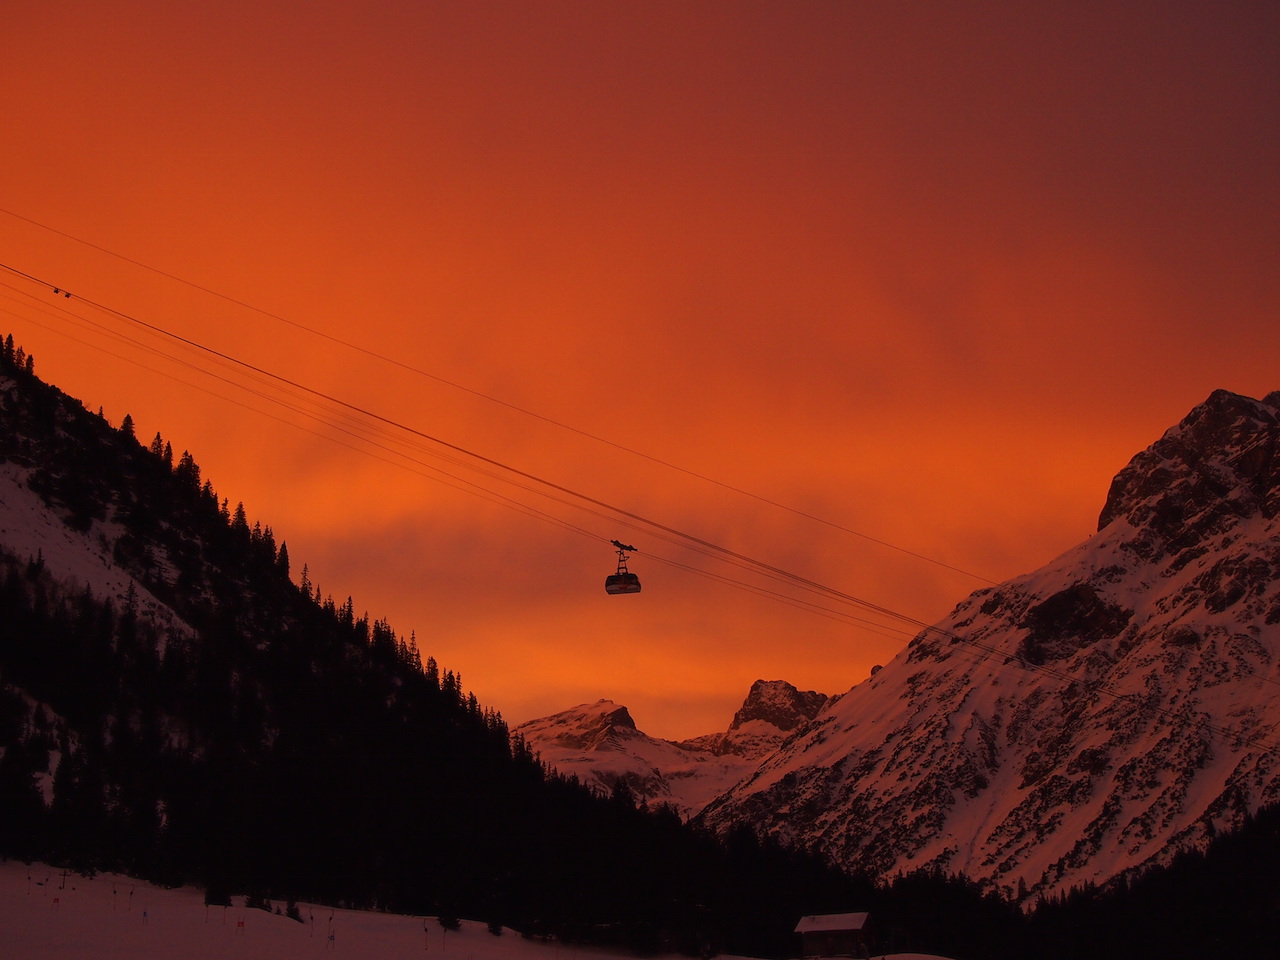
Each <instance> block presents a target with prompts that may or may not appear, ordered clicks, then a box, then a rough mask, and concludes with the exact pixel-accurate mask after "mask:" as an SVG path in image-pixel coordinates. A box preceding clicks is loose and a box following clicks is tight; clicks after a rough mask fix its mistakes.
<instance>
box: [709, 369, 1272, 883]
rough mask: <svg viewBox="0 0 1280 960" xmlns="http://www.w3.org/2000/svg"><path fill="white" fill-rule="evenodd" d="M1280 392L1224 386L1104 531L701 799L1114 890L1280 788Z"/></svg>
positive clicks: (1166, 445) (1130, 487)
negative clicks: (1261, 394) (1244, 392)
mask: <svg viewBox="0 0 1280 960" xmlns="http://www.w3.org/2000/svg"><path fill="white" fill-rule="evenodd" d="M1278 445H1280V392H1278V393H1273V394H1271V395H1269V396H1268V397H1267V398H1265V399H1264V400H1262V401H1257V400H1251V399H1248V398H1245V397H1240V396H1236V395H1234V394H1231V393H1227V392H1225V391H1219V392H1217V393H1214V394H1213V395H1212V396H1210V397H1209V399H1208V400H1207V401H1205V403H1203V404H1201V405H1200V406H1199V407H1197V408H1196V409H1195V410H1193V411H1192V412H1191V413H1190V414H1189V415H1188V416H1187V418H1186V419H1185V420H1183V421H1182V423H1180V424H1178V425H1177V426H1176V427H1174V428H1172V429H1170V430H1169V431H1168V432H1167V433H1166V434H1165V435H1164V436H1163V437H1162V438H1161V439H1160V440H1159V441H1157V442H1156V443H1155V444H1153V445H1152V446H1151V447H1150V448H1148V449H1147V450H1145V451H1143V452H1142V453H1140V454H1138V455H1137V456H1136V457H1134V458H1133V460H1132V461H1131V462H1130V463H1129V465H1128V466H1126V467H1125V468H1124V470H1122V471H1121V472H1120V474H1119V475H1118V476H1117V477H1116V478H1115V481H1114V482H1113V484H1112V486H1111V490H1110V493H1109V495H1108V497H1107V501H1106V505H1105V506H1104V508H1103V510H1102V513H1101V518H1100V523H1099V531H1098V533H1097V534H1096V535H1095V536H1094V537H1092V538H1091V539H1090V540H1088V541H1086V542H1085V543H1083V544H1081V545H1080V546H1078V547H1076V548H1074V549H1073V550H1070V551H1068V552H1067V553H1066V554H1064V555H1063V556H1061V557H1059V558H1058V559H1057V560H1055V561H1053V562H1052V563H1050V564H1049V565H1048V566H1046V567H1044V568H1043V569H1041V570H1038V571H1036V572H1034V573H1031V574H1028V575H1025V576H1022V577H1018V578H1015V579H1013V580H1010V581H1008V582H1007V583H1004V584H1001V585H999V586H997V587H994V588H991V589H988V590H983V591H980V592H978V593H975V594H974V595H972V596H971V597H969V598H968V599H967V600H965V601H964V602H963V603H961V604H960V605H959V606H958V607H957V608H956V609H955V610H954V611H953V612H952V613H951V614H950V615H949V616H948V617H947V618H946V619H944V620H943V621H942V622H940V623H939V624H937V625H936V626H935V627H934V628H931V629H929V630H925V631H923V632H922V633H920V634H919V635H918V636H917V637H916V638H915V639H914V640H913V641H912V642H911V644H910V645H909V646H908V647H907V649H905V650H904V651H903V652H902V653H901V654H900V655H899V656H898V657H897V658H896V659H895V660H894V661H893V662H891V663H890V664H888V665H887V666H885V668H884V669H883V670H881V671H879V672H878V673H877V674H876V675H875V676H873V677H872V678H871V679H869V680H867V681H865V682H864V683H862V684H860V685H858V686H857V687H855V688H854V689H853V690H851V691H849V693H847V694H845V695H844V696H843V697H841V698H840V699H839V700H837V701H833V702H832V703H830V704H829V705H828V706H827V707H826V708H825V709H824V710H823V711H822V712H820V713H819V714H817V715H816V717H815V718H814V719H813V720H812V722H811V723H810V725H809V726H808V729H806V730H802V731H801V732H800V733H799V734H798V735H797V736H795V737H794V738H793V739H792V740H790V741H788V742H786V743H785V744H783V745H782V746H781V747H780V748H779V749H778V750H777V751H776V752H775V753H773V754H772V755H771V756H769V757H767V758H765V759H764V761H763V762H762V764H761V765H760V766H759V768H758V769H757V770H756V771H755V772H754V773H753V774H752V775H751V776H749V777H748V778H746V779H744V780H743V781H742V782H740V783H739V784H737V785H735V786H734V787H733V788H732V789H731V790H729V791H728V792H727V793H726V794H725V795H723V796H721V797H720V798H718V799H716V800H715V801H713V802H712V803H711V804H710V805H709V806H708V807H707V808H706V810H705V812H704V813H703V817H704V819H705V821H706V822H707V823H708V824H710V825H712V826H714V827H717V828H725V827H727V826H729V825H731V824H734V823H739V822H749V823H752V824H754V825H756V826H757V827H758V828H760V829H762V830H764V831H766V832H768V833H771V834H774V835H777V836H779V837H781V838H783V839H785V840H787V841H790V842H793V843H796V844H801V845H806V846H816V847H817V848H819V849H821V850H823V851H825V852H827V853H828V854H830V855H832V856H833V857H835V858H837V859H838V860H840V861H842V862H844V863H847V864H850V865H857V866H861V867H866V868H870V869H872V870H877V871H883V872H894V871H899V870H906V869H912V868H917V867H937V868H941V869H944V870H947V871H959V872H964V873H966V874H968V875H970V876H972V877H974V878H976V879H979V880H981V881H984V882H985V883H987V884H988V885H990V886H991V887H992V888H993V889H998V890H1000V891H1002V892H1004V893H1005V894H1007V895H1010V896H1026V895H1034V894H1036V893H1038V892H1051V891H1060V890H1063V889H1066V888H1069V887H1071V886H1073V885H1077V884H1080V883H1084V882H1094V883H1105V882H1107V881H1109V880H1112V879H1114V878H1116V877H1119V876H1122V875H1124V874H1126V873H1129V872H1131V871H1137V870H1140V869H1142V868H1143V867H1145V866H1147V865H1150V864H1154V863H1158V862H1162V861H1165V860H1167V859H1169V858H1170V857H1171V856H1172V855H1173V854H1174V853H1175V852H1176V851H1178V850H1180V849H1183V848H1186V847H1190V846H1196V845H1198V844H1200V843H1202V842H1203V841H1204V840H1205V838H1207V837H1208V836H1210V835H1211V834H1212V833H1213V832H1214V831H1217V830H1223V829H1230V828H1232V827H1234V826H1236V825H1238V824H1239V823H1240V822H1241V820H1242V819H1243V818H1244V817H1245V816H1246V815H1247V813H1248V812H1250V811H1252V810H1256V809H1257V808H1258V806H1259V805H1261V804H1264V803H1271V802H1275V801H1277V800H1280V697H1277V695H1276V694H1277V692H1280V662H1278V661H1280V626H1278V624H1280V521H1278V520H1277V511H1278V508H1280V458H1278V457H1277V447H1278Z"/></svg>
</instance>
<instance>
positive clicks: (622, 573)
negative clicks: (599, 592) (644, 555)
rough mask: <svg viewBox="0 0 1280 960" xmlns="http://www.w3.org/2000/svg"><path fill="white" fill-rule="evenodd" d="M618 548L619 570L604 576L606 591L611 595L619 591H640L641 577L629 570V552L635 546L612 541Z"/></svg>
mask: <svg viewBox="0 0 1280 960" xmlns="http://www.w3.org/2000/svg"><path fill="white" fill-rule="evenodd" d="M611 542H612V543H613V545H614V546H615V547H617V548H618V571H617V573H611V574H609V575H608V576H607V577H605V578H604V592H605V593H608V594H610V595H613V594H619V593H639V592H640V578H639V577H638V576H636V575H635V574H634V573H631V572H629V571H628V570H627V552H628V551H634V550H635V547H632V546H628V545H627V544H625V543H619V542H618V541H617V540H613V541H611Z"/></svg>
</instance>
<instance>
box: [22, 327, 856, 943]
mask: <svg viewBox="0 0 1280 960" xmlns="http://www.w3.org/2000/svg"><path fill="white" fill-rule="evenodd" d="M0 465H7V467H6V469H9V470H10V471H11V475H12V476H16V477H18V480H16V481H13V482H19V483H23V484H25V487H26V489H28V490H30V491H34V492H35V493H37V494H38V495H39V497H40V498H41V500H42V501H43V504H44V505H45V506H47V507H48V508H49V509H50V510H52V511H53V513H54V514H55V515H56V516H57V517H58V518H59V521H58V522H60V523H61V524H62V525H65V527H66V528H67V529H68V530H71V531H74V532H75V533H76V534H77V535H78V536H83V537H84V538H86V540H87V541H88V542H89V543H90V544H91V545H93V546H94V547H95V549H98V550H100V551H101V552H103V554H104V556H109V561H110V566H111V569H112V570H113V571H116V572H118V573H119V575H120V576H121V577H122V582H123V581H127V583H128V588H127V590H126V591H125V592H124V595H123V596H120V595H115V596H112V595H109V593H108V591H104V590H101V589H97V588H95V586H94V585H92V584H89V583H85V582H79V581H72V580H69V579H67V578H66V577H59V576H55V575H54V572H53V571H51V570H50V569H49V566H48V565H47V564H46V562H45V560H44V558H43V556H41V555H40V554H39V552H37V554H36V555H35V556H31V555H23V554H22V553H21V551H19V550H17V549H14V548H12V547H11V546H9V545H7V544H4V543H2V542H0V750H3V755H2V756H0V854H2V855H9V856H18V857H22V858H24V859H28V860H30V859H34V858H39V859H45V860H50V861H53V862H55V863H58V864H65V865H68V866H72V867H77V868H81V869H106V868H111V869H118V870H125V871H129V872H131V873H133V874H135V875H140V876H144V877H148V878H151V879H157V880H161V881H165V882H171V883H178V882H198V883H202V884H205V885H207V887H208V888H209V891H210V896H211V897H212V898H214V899H218V898H221V897H224V896H226V895H227V894H228V893H230V892H233V891H234V892H238V893H255V894H258V895H265V896H271V897H276V898H281V899H287V898H298V899H303V898H305V899H309V900H314V901H321V902H344V903H349V904H354V905H363V906H377V907H383V908H390V909H401V910H422V911H434V912H439V913H441V914H443V915H446V916H448V915H468V916H472V917H477V918H482V919H494V920H500V921H503V922H506V923H513V924H516V925H517V926H519V925H524V926H525V927H528V928H535V927H536V928H543V929H546V930H548V931H554V932H558V933H561V934H570V935H573V934H576V935H580V936H590V937H592V938H595V939H601V938H619V939H625V940H626V941H628V942H631V943H648V944H650V945H653V944H656V943H657V942H658V941H657V938H658V937H659V936H664V937H667V938H671V941H672V942H675V943H678V944H679V945H682V946H684V947H686V948H688V949H704V948H706V947H707V946H710V945H714V946H717V947H719V946H730V947H736V948H738V949H745V950H749V951H750V952H754V953H757V954H759V953H762V952H774V953H779V954H785V953H786V952H787V951H788V950H789V949H790V948H791V946H792V942H791V937H790V930H791V927H792V926H793V925H794V923H795V920H796V918H797V917H798V916H799V915H801V914H802V913H806V912H812V911H814V910H822V909H832V910H834V909H852V907H853V906H855V905H856V904H853V903H852V899H853V897H854V896H855V894H854V885H853V882H852V881H850V880H849V879H848V878H846V877H844V876H843V875H842V874H840V873H839V872H837V871H835V870H833V869H831V868H829V867H824V866H821V865H820V864H818V863H817V862H816V861H814V860H811V859H808V858H806V857H803V856H798V855H796V854H791V853H785V852H783V851H781V850H780V849H777V848H775V847H771V846H767V845H765V846H762V845H760V844H758V843H756V842H755V841H754V840H747V839H744V838H739V840H738V842H737V843H736V844H730V845H725V844H722V843H720V842H719V841H716V840H713V839H711V838H710V837H708V836H706V835H703V834H701V833H698V832H696V831H694V830H691V829H689V828H688V827H686V826H685V825H683V824H682V823H680V821H679V819H678V818H677V817H675V816H674V815H673V814H670V813H667V814H652V813H649V812H645V811H642V810H639V809H637V808H636V806H635V804H633V803H632V802H631V801H630V799H629V798H628V797H626V796H625V795H620V796H615V797H613V798H602V797H598V796H595V795H594V794H592V793H591V792H590V791H588V790H587V789H586V788H584V787H582V786H580V785H579V784H577V783H576V782H575V781H568V780H565V779H562V778H559V777H556V776H553V775H551V774H550V773H549V772H548V771H547V770H546V769H545V768H544V767H543V765H542V764H541V763H540V762H539V761H538V760H537V758H536V757H534V756H532V755H531V753H530V751H529V750H528V749H527V748H526V747H525V746H524V744H523V743H522V742H521V741H520V740H519V739H518V738H517V739H516V740H515V741H514V742H513V740H512V739H511V737H510V736H509V733H508V730H507V728H506V725H505V724H504V722H503V721H502V719H501V717H500V716H499V715H498V714H497V713H496V712H494V711H492V710H489V709H486V708H484V707H482V706H481V705H480V704H479V703H478V702H477V701H476V699H475V697H474V696H473V695H469V694H467V693H466V692H465V691H464V689H463V686H462V680H461V678H460V677H459V676H457V675H456V674H454V673H453V672H452V671H450V670H448V669H441V668H440V667H438V666H437V665H436V663H435V662H434V661H433V660H432V659H431V658H430V657H428V658H427V659H426V660H425V662H424V661H423V660H422V659H421V658H420V655H419V653H418V651H417V648H416V642H415V641H414V640H413V639H409V640H406V639H405V638H403V637H401V636H398V635H397V634H396V632H395V631H394V630H393V629H392V627H391V626H390V625H388V624H387V623H385V622H381V621H375V622H370V620H369V618H368V617H367V616H357V615H356V614H355V609H354V604H353V603H352V601H351V600H347V601H346V602H344V603H340V604H339V603H335V602H334V601H333V600H332V599H331V598H329V597H324V598H321V597H320V595H319V593H318V592H317V591H316V590H315V589H314V588H313V587H312V585H311V584H310V583H309V582H308V580H307V577H306V575H305V572H303V573H302V574H301V575H299V576H298V580H299V581H300V582H298V583H295V582H294V580H293V579H292V578H291V575H290V561H289V557H288V552H287V548H286V547H285V546H284V545H283V544H280V545H278V546H277V544H276V541H275V538H274V535H273V532H272V531H271V529H270V528H269V527H262V526H260V525H258V524H253V525H250V522H249V520H248V519H247V518H246V517H245V515H244V511H243V509H242V508H234V509H233V508H231V507H230V506H229V504H228V502H227V501H226V500H219V498H218V496H217V494H216V493H215V492H214V489H213V486H212V484H211V483H210V482H209V481H208V480H207V479H202V477H201V475H200V469H199V467H198V465H197V464H196V462H195V460H194V458H193V457H192V456H191V455H190V454H189V453H183V454H182V455H180V456H178V457H176V458H175V456H174V455H173V453H172V450H171V447H170V445H169V444H168V443H166V442H165V441H164V440H163V439H162V438H161V437H159V436H157V437H155V438H154V439H153V440H152V441H151V442H150V443H143V442H141V441H140V440H139V438H137V437H136V436H134V433H133V426H132V423H131V421H130V420H129V419H128V418H126V419H125V421H124V423H123V424H122V426H121V427H120V428H114V427H112V426H111V425H110V424H109V423H108V422H107V421H106V420H105V419H103V418H102V417H101V416H100V415H95V414H92V413H90V412H88V411H86V410H85V409H84V407H83V406H82V405H81V404H80V403H78V402H77V401H75V400H74V399H71V398H69V397H67V396H65V395H64V394H62V393H61V392H60V391H58V390H57V389H56V388H54V387H52V386H49V385H47V384H44V383H43V382H41V381H40V380H39V379H37V377H36V376H35V374H34V370H33V365H32V363H31V361H30V359H29V358H27V357H25V356H23V355H22V352H21V349H20V348H16V347H14V345H13V341H12V339H8V340H6V341H4V343H3V345H0ZM144 599H145V601H146V602H143V600H144ZM862 889H865V885H864V887H862Z"/></svg>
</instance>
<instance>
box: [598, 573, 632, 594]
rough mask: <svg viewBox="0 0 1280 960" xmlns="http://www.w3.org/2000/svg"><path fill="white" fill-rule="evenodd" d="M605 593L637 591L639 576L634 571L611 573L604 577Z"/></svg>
mask: <svg viewBox="0 0 1280 960" xmlns="http://www.w3.org/2000/svg"><path fill="white" fill-rule="evenodd" d="M604 592H605V593H639V592H640V578H639V577H637V576H636V575H635V574H634V573H626V572H623V573H611V574H609V575H608V576H607V577H605V578H604Z"/></svg>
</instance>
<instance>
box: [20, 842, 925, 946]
mask: <svg viewBox="0 0 1280 960" xmlns="http://www.w3.org/2000/svg"><path fill="white" fill-rule="evenodd" d="M232 900H233V902H234V903H235V904H236V905H235V906H232V907H206V906H205V905H204V895H203V893H202V892H201V891H199V890H196V889H193V888H191V887H182V888H179V889H177V890H165V889H162V888H159V887H153V886H151V885H150V884H147V883H143V882H141V881H138V880H132V879H130V878H128V877H122V876H118V875H115V874H108V873H104V874H99V875H98V876H96V877H93V878H92V879H90V878H87V877H81V876H77V875H76V874H68V875H66V876H63V874H62V872H61V871H59V870H55V869H54V868H52V867H48V866H45V865H43V864H35V865H33V866H30V867H28V866H26V865H25V864H22V863H16V862H9V863H0V956H3V957H4V958H5V960H151V958H157V960H159V958H163V960H225V958H232V960H300V958H303V957H320V958H324V957H336V956H346V957H354V958H359V960H400V958H406V957H414V958H421V957H434V958H435V960H619V957H620V956H621V955H620V954H618V953H616V952H610V951H607V950H602V949H593V948H589V947H579V946H566V945H561V944H557V943H547V942H542V941H539V940H529V939H525V938H524V937H522V936H520V934H518V933H515V932H513V931H511V930H504V931H503V933H502V935H501V936H497V935H494V934H492V933H490V932H489V930H488V927H487V926H486V925H485V924H483V923H473V922H469V921H465V920H464V921H463V923H462V927H461V929H459V930H456V931H454V930H450V931H445V930H444V928H443V927H441V926H440V924H439V923H438V922H437V921H436V920H435V918H433V917H405V916H397V915H394V914H386V913H365V912H361V911H356V910H337V909H332V908H330V907H320V906H313V905H310V904H305V903H304V904H300V905H299V911H300V913H301V915H302V918H303V922H302V923H298V922H297V921H296V920H290V919H288V918H287V917H283V916H276V915H275V914H272V913H267V912H265V911H263V910H258V909H246V908H245V907H244V906H243V905H241V904H242V900H241V898H239V897H233V898H232ZM281 906H283V905H281ZM893 958H894V960H932V958H928V957H925V956H924V955H923V954H894V955H893ZM726 960H733V958H726Z"/></svg>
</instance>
